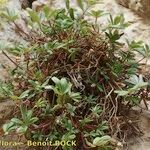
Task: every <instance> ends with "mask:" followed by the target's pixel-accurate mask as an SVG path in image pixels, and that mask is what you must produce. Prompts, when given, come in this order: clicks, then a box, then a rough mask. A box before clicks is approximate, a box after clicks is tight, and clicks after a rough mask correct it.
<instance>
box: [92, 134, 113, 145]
mask: <svg viewBox="0 0 150 150" xmlns="http://www.w3.org/2000/svg"><path fill="white" fill-rule="evenodd" d="M110 140H111V137H110V136H107V135H106V136H102V137H96V138H95V139H94V140H93V145H95V146H99V147H101V146H104V145H106V144H108V143H109V142H110Z"/></svg>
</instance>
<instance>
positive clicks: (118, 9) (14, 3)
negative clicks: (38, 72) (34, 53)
mask: <svg viewBox="0 0 150 150" xmlns="http://www.w3.org/2000/svg"><path fill="white" fill-rule="evenodd" d="M74 1H75V0H72V2H73V3H74ZM117 1H119V3H120V4H121V5H119V4H117V3H116V1H114V0H104V2H103V4H99V5H97V6H96V8H95V9H102V10H104V11H106V12H110V13H111V14H112V15H116V14H120V13H123V14H124V16H125V18H126V20H127V21H130V22H132V25H131V26H130V27H128V28H127V29H126V30H125V38H128V39H129V40H132V39H134V40H142V41H144V42H145V43H148V44H150V22H149V21H150V20H148V15H146V14H148V13H146V14H145V15H143V14H144V13H143V14H139V12H140V11H138V9H139V8H138V7H140V10H141V8H142V7H141V5H139V2H140V1H138V7H136V6H137V3H135V5H136V6H135V7H134V4H133V1H136V0H132V3H131V2H130V0H124V1H122V0H117ZM143 1H144V0H142V2H143ZM145 2H147V6H150V4H149V3H150V1H149V0H145ZM62 4H63V0H59V2H58V1H56V2H55V4H54V6H55V7H60V6H61V7H62V6H63V5H62ZM140 4H141V3H140ZM36 5H37V3H35V5H34V8H36ZM123 6H126V7H128V8H130V9H131V10H133V11H134V12H133V11H131V10H130V9H128V8H125V7H123ZM143 6H144V8H145V7H146V4H145V3H144V5H143ZM8 7H9V8H15V9H17V10H18V11H20V10H21V5H20V2H19V0H10V1H9V2H8ZM135 8H136V9H135ZM142 9H143V8H142ZM146 10H147V9H146ZM149 10H150V8H149V9H148V10H147V12H149ZM136 12H138V13H137V14H138V15H137V14H136ZM149 14H150V13H149ZM139 15H140V16H139ZM141 16H142V17H141ZM99 21H100V22H105V20H104V18H101V19H100V20H99ZM3 27H4V28H3V29H1V31H0V41H3V40H7V41H9V40H12V39H16V40H19V39H20V38H19V37H18V36H16V35H15V33H14V32H13V31H12V30H11V29H10V25H7V23H6V25H3ZM123 40H124V39H123ZM137 57H138V58H139V57H140V56H137ZM144 61H145V60H144ZM144 61H143V63H144ZM8 66H9V67H12V64H11V62H10V61H9V60H8V59H7V58H6V57H5V56H4V55H3V54H2V53H0V79H1V80H5V79H6V78H8V74H7V71H6V68H7V67H8ZM149 66H150V60H148V63H147V66H146V67H145V68H144V69H143V70H144V72H146V73H147V74H149V72H150V67H149ZM12 108H13V103H11V102H9V101H3V102H1V103H0V119H1V122H0V124H1V123H2V122H3V121H4V118H5V117H6V114H7V112H8V114H9V111H10V110H11V109H12ZM4 114H5V115H4ZM140 118H141V120H140V122H141V129H143V131H144V136H143V137H141V138H138V139H137V140H135V139H133V140H130V142H129V147H128V148H126V150H127V149H128V150H150V112H149V111H147V110H144V111H143V113H142V115H141V117H140ZM0 150H2V149H1V148H0Z"/></svg>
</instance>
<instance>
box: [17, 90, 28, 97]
mask: <svg viewBox="0 0 150 150" xmlns="http://www.w3.org/2000/svg"><path fill="white" fill-rule="evenodd" d="M30 91H31V90H26V91H24V92H23V93H22V94H21V95H20V96H19V98H20V99H24V98H26V97H28V96H29V92H30Z"/></svg>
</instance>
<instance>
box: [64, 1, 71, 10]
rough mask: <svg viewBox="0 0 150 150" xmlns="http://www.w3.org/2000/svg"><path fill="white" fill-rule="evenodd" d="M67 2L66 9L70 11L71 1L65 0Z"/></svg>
mask: <svg viewBox="0 0 150 150" xmlns="http://www.w3.org/2000/svg"><path fill="white" fill-rule="evenodd" d="M65 2H66V8H67V9H68V10H69V9H70V0H65Z"/></svg>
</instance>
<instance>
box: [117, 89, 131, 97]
mask: <svg viewBox="0 0 150 150" xmlns="http://www.w3.org/2000/svg"><path fill="white" fill-rule="evenodd" d="M114 92H115V93H117V94H118V96H126V95H128V94H129V92H128V91H124V90H115V91H114Z"/></svg>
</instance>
